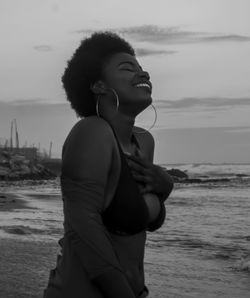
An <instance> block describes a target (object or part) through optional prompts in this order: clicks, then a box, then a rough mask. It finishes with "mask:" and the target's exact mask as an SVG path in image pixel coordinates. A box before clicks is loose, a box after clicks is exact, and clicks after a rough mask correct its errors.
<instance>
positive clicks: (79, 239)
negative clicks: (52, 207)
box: [44, 32, 173, 298]
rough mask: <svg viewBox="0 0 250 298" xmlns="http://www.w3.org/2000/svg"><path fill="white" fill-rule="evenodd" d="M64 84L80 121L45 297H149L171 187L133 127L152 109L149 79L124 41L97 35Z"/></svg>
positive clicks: (69, 147)
mask: <svg viewBox="0 0 250 298" xmlns="http://www.w3.org/2000/svg"><path fill="white" fill-rule="evenodd" d="M62 82H63V85H64V88H65V91H66V94H67V98H68V100H69V101H70V103H71V106H72V108H73V109H74V110H75V111H76V113H77V114H78V116H80V117H82V119H81V120H80V121H79V122H78V123H76V125H75V126H74V127H73V128H72V130H71V131H70V133H69V135H68V137H67V139H66V141H65V143H64V146H63V152H62V174H61V190H62V195H63V203H64V230H65V234H64V238H63V239H62V240H60V241H59V243H60V245H61V247H62V255H61V256H58V261H57V266H56V269H54V270H52V271H51V274H50V279H49V284H48V287H47V289H46V290H45V292H44V297H45V298H52V297H53V298H57V297H58V298H59V297H60V298H61V297H67V298H71V297H72V298H78V297H79V298H80V297H82V298H83V297H87V298H101V297H109V298H117V297H119V298H135V297H141V298H142V297H146V296H147V295H148V290H147V287H146V286H145V283H144V268H143V258H144V248H145V241H146V231H154V230H156V229H158V228H159V227H160V226H161V225H162V224H163V222H164V219H165V207H164V200H165V199H166V198H167V197H168V196H169V194H170V192H171V191H172V188H173V182H172V179H171V178H170V176H169V175H168V174H167V172H166V171H164V170H163V169H162V168H161V167H159V166H156V165H154V164H153V154H154V139H153V137H152V135H151V134H150V133H149V132H148V131H146V130H143V129H142V128H138V127H135V126H134V121H135V117H136V116H137V115H138V114H139V113H140V112H142V111H143V110H144V109H145V108H147V107H148V106H149V105H150V104H151V102H152V98H151V92H152V85H151V83H150V78H149V74H148V73H147V72H145V71H143V70H142V68H141V66H140V65H139V63H138V61H137V60H136V58H135V53H134V50H133V49H132V47H131V46H130V45H129V44H128V43H127V42H126V41H125V40H123V39H122V38H120V37H119V36H117V35H116V34H114V33H111V32H97V33H94V34H93V35H92V36H91V37H89V38H87V39H85V40H83V41H82V43H81V45H80V47H79V48H78V49H77V50H76V52H75V53H74V55H73V57H72V58H71V60H70V61H69V62H68V66H67V68H66V70H65V73H64V75H63V77H62ZM83 117H84V118H83Z"/></svg>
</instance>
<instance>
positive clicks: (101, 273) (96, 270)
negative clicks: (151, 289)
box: [61, 176, 135, 298]
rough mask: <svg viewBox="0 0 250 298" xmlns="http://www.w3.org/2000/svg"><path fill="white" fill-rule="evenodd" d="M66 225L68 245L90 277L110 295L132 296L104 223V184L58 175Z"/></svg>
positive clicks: (130, 297)
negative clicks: (71, 232) (69, 242)
mask: <svg viewBox="0 0 250 298" xmlns="http://www.w3.org/2000/svg"><path fill="white" fill-rule="evenodd" d="M61 189H62V194H63V200H64V216H65V225H67V226H68V229H70V230H72V231H73V232H74V237H71V245H72V247H73V249H74V250H75V252H76V254H77V255H78V256H79V258H80V260H81V263H82V265H83V267H84V269H85V271H86V272H87V274H88V276H89V278H90V280H92V281H93V282H94V283H95V284H96V285H97V286H98V287H99V288H100V289H101V290H102V292H103V293H105V294H106V295H107V297H109V298H117V297H124V298H134V297H135V296H134V294H133V291H132V289H131V287H130V285H129V283H128V281H127V279H126V276H125V274H124V272H123V269H122V268H121V266H120V263H119V260H118V257H117V255H116V253H115V251H114V249H113V246H112V243H111V239H110V235H109V233H108V231H107V229H106V227H105V226H104V225H103V222H102V218H101V212H102V208H103V187H102V186H100V185H99V184H98V183H97V182H95V181H88V180H83V181H81V182H79V181H74V180H72V179H69V178H68V177H65V176H62V177H61Z"/></svg>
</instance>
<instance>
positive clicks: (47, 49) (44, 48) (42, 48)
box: [33, 44, 53, 52]
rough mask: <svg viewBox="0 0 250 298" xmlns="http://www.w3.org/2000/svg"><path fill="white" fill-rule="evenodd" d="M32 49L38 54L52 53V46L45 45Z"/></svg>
mask: <svg viewBox="0 0 250 298" xmlns="http://www.w3.org/2000/svg"><path fill="white" fill-rule="evenodd" d="M33 49H34V50H36V51H39V52H51V51H53V48H52V46H50V45H46V44H41V45H36V46H33Z"/></svg>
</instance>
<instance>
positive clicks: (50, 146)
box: [49, 142, 52, 158]
mask: <svg viewBox="0 0 250 298" xmlns="http://www.w3.org/2000/svg"><path fill="white" fill-rule="evenodd" d="M51 153H52V142H50V144H49V158H51Z"/></svg>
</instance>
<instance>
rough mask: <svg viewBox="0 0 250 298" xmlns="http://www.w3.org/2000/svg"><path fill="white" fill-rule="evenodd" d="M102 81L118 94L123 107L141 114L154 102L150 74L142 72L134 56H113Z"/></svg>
mask: <svg viewBox="0 0 250 298" xmlns="http://www.w3.org/2000/svg"><path fill="white" fill-rule="evenodd" d="M102 78H103V79H102V81H103V82H104V84H105V85H106V87H107V88H113V89H114V90H115V91H116V93H117V94H118V97H119V101H120V105H121V107H127V108H130V109H131V110H132V109H133V110H134V111H137V112H141V111H142V110H144V109H145V108H146V107H148V106H149V105H150V104H151V102H152V97H151V94H152V84H151V82H150V77H149V74H148V73H147V72H145V71H143V70H142V68H141V66H140V64H139V63H138V61H137V60H136V58H135V57H134V56H131V55H129V54H127V53H117V54H115V55H113V56H112V57H111V58H110V59H109V60H108V62H107V63H106V64H105V65H104V68H103V73H102Z"/></svg>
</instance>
